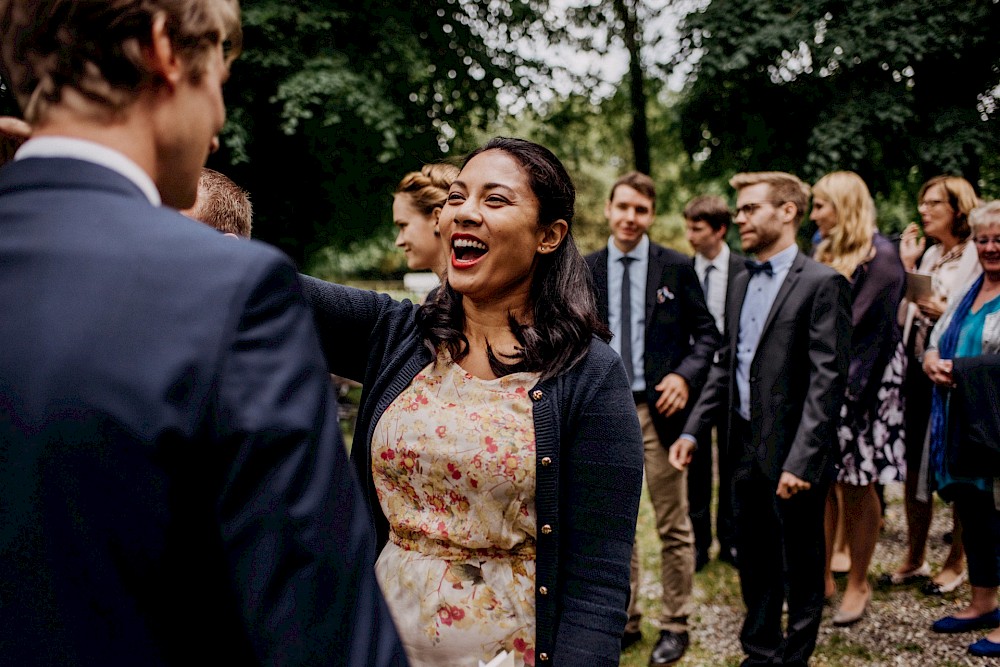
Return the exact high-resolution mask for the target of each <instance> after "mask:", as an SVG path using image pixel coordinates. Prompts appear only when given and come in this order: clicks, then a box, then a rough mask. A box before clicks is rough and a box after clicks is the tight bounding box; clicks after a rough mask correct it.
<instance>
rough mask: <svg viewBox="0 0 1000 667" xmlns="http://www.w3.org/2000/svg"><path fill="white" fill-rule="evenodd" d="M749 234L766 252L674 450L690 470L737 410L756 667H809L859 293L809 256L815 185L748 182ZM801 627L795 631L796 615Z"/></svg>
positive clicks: (747, 281) (738, 506) (740, 287)
mask: <svg viewBox="0 0 1000 667" xmlns="http://www.w3.org/2000/svg"><path fill="white" fill-rule="evenodd" d="M730 184H731V185H732V186H733V187H734V188H736V190H737V192H738V195H737V208H736V211H737V215H736V224H737V226H738V227H739V229H740V239H741V240H742V242H743V249H744V250H745V251H746V252H748V253H756V255H757V259H758V260H761V261H760V262H751V261H749V260H748V263H747V273H746V274H744V275H742V276H740V277H738V278H737V280H736V284H735V285H734V289H733V290H732V291H731V293H730V295H729V300H728V303H727V304H726V331H727V335H728V341H726V345H725V346H724V347H723V350H722V355H721V357H720V360H719V362H718V363H717V364H716V365H715V366H714V367H713V368H712V371H711V373H710V374H709V379H708V382H707V383H706V386H705V389H704V391H703V392H702V394H701V397H700V399H699V400H698V403H697V405H696V406H695V407H694V410H693V411H692V413H691V415H690V416H689V418H688V422H687V425H686V427H685V429H684V430H685V434H684V435H682V436H681V437H680V438H679V439H678V440H677V441H676V442H675V443H674V444H673V445H672V446H671V449H670V460H671V463H673V464H674V465H675V466H677V467H678V468H679V469H683V468H684V467H685V466H686V465H687V464H688V463H689V462H690V460H691V453H692V450H693V449H694V447H695V442H694V438H693V436H690V435H688V434H692V433H702V432H704V430H705V428H706V427H707V425H708V424H709V423H711V419H712V415H713V414H714V413H715V412H716V411H717V410H718V409H719V407H720V406H725V407H726V408H727V409H728V411H729V420H730V421H729V456H730V457H732V460H733V461H734V464H733V475H732V494H733V513H734V520H735V525H736V548H737V565H738V568H739V572H740V584H741V588H742V591H743V600H744V602H745V603H746V606H747V616H746V619H745V620H744V622H743V629H742V631H741V634H740V639H741V641H742V644H743V650H744V652H745V653H746V654H747V658H746V660H744V661H743V665H744V666H745V667H748V666H750V665H795V666H797V667H800V666H804V665H806V664H807V662H808V660H809V656H810V655H811V654H812V651H813V649H814V648H815V646H816V637H817V634H818V631H819V624H820V618H821V616H822V611H823V571H824V564H825V550H824V540H823V507H824V504H825V502H826V494H827V490H828V489H829V484H830V479H831V473H832V465H833V459H834V456H833V454H834V451H835V449H836V447H837V440H836V435H835V427H836V423H837V418H838V415H839V410H840V404H841V401H842V400H843V392H844V383H845V379H846V376H847V359H848V354H847V351H848V343H849V341H850V328H851V310H850V289H849V287H848V284H847V281H846V280H845V279H844V278H843V276H841V275H839V274H838V273H836V272H835V271H833V270H832V269H830V268H829V267H826V266H822V265H820V264H818V263H816V262H814V261H813V260H811V259H809V258H808V257H806V256H805V255H804V254H802V253H801V252H800V251H799V250H798V248H797V247H796V245H795V235H796V231H797V230H798V226H799V223H800V221H801V220H802V217H803V215H804V214H805V210H806V205H807V203H808V201H809V187H808V186H807V185H805V184H804V183H802V181H800V180H799V179H798V178H796V177H794V176H792V175H791V174H785V173H782V172H763V173H752V174H737V175H736V176H735V177H734V178H733V179H732V181H730ZM785 603H787V605H788V624H787V627H786V628H784V629H782V625H781V615H782V606H783V604H785Z"/></svg>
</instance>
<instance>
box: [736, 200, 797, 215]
mask: <svg viewBox="0 0 1000 667" xmlns="http://www.w3.org/2000/svg"><path fill="white" fill-rule="evenodd" d="M784 203H785V202H783V201H779V202H773V203H772V202H750V203H748V204H743V206H737V207H736V210H735V211H734V213H735V215H736V216H738V215H739V214H740V213H742V214H743V216H744V217H747V218H749V217H750V216H751V215H753V214H754V213H756V212H757V210H758V209H759V208H760V207H762V206H763V205H764V204H771V206H774V207H775V208H777V207H779V206H781V205H782V204H784ZM734 217H735V216H734Z"/></svg>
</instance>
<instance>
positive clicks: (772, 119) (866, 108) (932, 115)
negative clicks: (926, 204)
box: [679, 0, 1000, 199]
mask: <svg viewBox="0 0 1000 667" xmlns="http://www.w3.org/2000/svg"><path fill="white" fill-rule="evenodd" d="M998 29H1000V4H998V3H997V2H996V1H995V0H976V1H972V2H970V1H969V0H942V1H940V2H935V3H927V2H923V1H921V0H899V1H897V2H891V3H890V2H885V3H877V2H871V1H870V0H711V2H709V3H708V4H707V5H705V6H704V7H702V8H701V9H700V10H697V11H694V12H692V13H691V14H689V15H688V16H687V17H686V18H685V19H684V21H683V23H682V26H681V34H682V42H681V46H682V52H681V54H680V56H679V59H681V60H683V59H687V60H688V61H694V67H693V70H692V71H691V74H690V77H689V80H688V84H687V87H686V90H685V93H686V95H685V97H684V99H683V102H682V103H681V105H680V108H679V114H680V120H681V136H682V138H683V142H684V145H685V146H686V148H687V149H688V151H689V152H690V153H691V154H692V155H694V156H695V158H696V161H698V162H700V163H701V174H702V176H703V177H705V178H719V177H724V176H727V175H728V174H731V173H733V172H735V171H741V170H757V169H782V170H788V171H793V172H796V173H798V174H800V175H801V176H803V177H804V178H807V179H809V180H815V179H816V178H818V177H819V176H821V175H822V174H824V173H826V172H829V171H832V170H835V169H851V170H854V171H857V172H858V173H859V174H861V175H862V177H864V179H865V180H866V181H867V182H868V184H869V186H870V187H871V188H872V190H873V192H878V193H881V195H884V196H887V197H890V198H891V197H894V196H896V195H898V194H900V191H901V190H902V191H903V192H904V193H905V196H906V197H907V198H908V199H912V196H913V194H914V192H913V191H914V189H915V188H916V187H917V186H919V183H920V182H922V181H923V180H924V179H926V178H928V177H930V176H933V175H935V174H938V173H942V172H950V173H957V174H962V175H964V176H966V177H967V178H969V180H971V181H972V182H973V183H976V182H977V181H981V182H982V183H984V185H985V186H986V189H995V187H996V185H998V182H997V181H998V178H997V176H998V173H997V169H996V157H995V156H996V155H997V154H998V152H1000V132H998V129H1000V128H998V124H997V117H998V116H997V110H996V103H997V86H998V83H1000V50H998V49H997V48H996V39H997V35H998V34H1000V33H998Z"/></svg>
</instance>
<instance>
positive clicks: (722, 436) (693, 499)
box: [688, 419, 734, 561]
mask: <svg viewBox="0 0 1000 667" xmlns="http://www.w3.org/2000/svg"><path fill="white" fill-rule="evenodd" d="M715 421H716V423H717V424H718V427H717V431H716V433H717V436H716V444H717V446H716V447H715V448H714V449H715V450H716V460H717V461H718V468H719V487H718V488H719V503H718V508H717V509H716V515H715V535H716V537H718V538H719V547H720V548H721V550H722V552H723V553H725V552H726V551H727V550H728V549H729V548H730V547H732V546H734V544H733V540H734V537H733V501H732V494H731V493H730V487H731V484H730V482H731V480H732V464H731V463H730V461H729V457H727V456H726V450H727V448H726V421H725V420H724V419H717V420H715ZM696 437H697V440H698V449H696V450H695V452H694V456H693V457H692V459H691V463H690V465H688V511H689V514H690V516H691V525H692V527H693V528H694V548H695V554H696V555H697V558H698V559H699V560H702V561H704V560H707V557H708V551H709V548H711V546H712V449H713V446H712V429H711V428H708V429H706V430H705V431H704V432H703V433H699V434H697V436H696Z"/></svg>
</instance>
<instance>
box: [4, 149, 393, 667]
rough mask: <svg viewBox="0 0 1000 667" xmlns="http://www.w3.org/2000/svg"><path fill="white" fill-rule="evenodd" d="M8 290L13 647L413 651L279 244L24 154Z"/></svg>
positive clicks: (326, 656) (136, 660)
mask: <svg viewBox="0 0 1000 667" xmlns="http://www.w3.org/2000/svg"><path fill="white" fill-rule="evenodd" d="M0 311H2V312H3V313H4V316H3V317H2V318H0V341H2V345H0V572H2V573H3V575H2V576H0V655H2V656H3V660H2V661H3V662H9V663H10V664H33V665H45V664H51V665H75V664H82V665H165V664H192V663H194V664H198V663H203V664H239V665H244V664H279V663H280V664H285V665H292V664H295V665H298V664H310V665H318V664H331V665H351V666H352V667H353V666H354V665H400V664H405V657H404V656H403V655H402V651H401V649H400V647H399V643H398V639H397V637H396V635H395V630H394V628H393V627H392V623H391V620H390V618H389V616H388V612H387V610H386V608H385V604H384V602H383V601H382V598H381V595H380V593H379V591H378V587H377V585H376V583H375V580H374V574H373V572H372V569H371V563H372V561H373V560H374V538H373V527H372V525H371V520H370V518H369V515H368V512H367V511H366V509H365V506H364V501H363V500H362V498H361V496H360V493H359V491H358V488H357V484H356V482H355V480H354V477H353V473H352V471H351V467H350V465H349V463H348V462H347V458H346V453H345V451H344V447H343V443H342V441H341V437H340V434H339V426H338V422H337V418H336V408H335V403H334V400H333V397H332V394H331V388H330V381H329V376H328V375H327V373H326V367H325V364H324V362H323V358H322V354H321V352H320V348H319V342H318V340H317V335H316V332H315V327H314V324H313V320H312V318H311V314H310V312H309V310H308V308H307V306H306V304H305V302H304V301H303V299H302V296H301V291H300V285H299V281H298V277H297V275H296V272H295V270H294V268H293V267H292V265H291V263H290V262H289V261H288V260H287V259H286V258H285V257H284V256H283V255H281V254H280V253H279V252H277V251H275V250H273V249H271V248H269V247H267V246H265V245H263V244H258V243H255V242H253V243H252V242H237V241H233V240H231V239H226V238H224V237H223V236H222V235H220V234H218V233H217V232H215V231H214V230H212V229H210V228H209V227H207V226H205V225H202V224H200V223H197V222H194V221H191V220H188V219H187V218H184V217H183V216H181V215H180V214H178V213H177V212H176V211H173V210H171V209H168V208H156V207H153V206H151V205H150V204H149V202H148V200H146V198H145V197H144V196H143V195H142V193H141V192H140V191H139V189H138V188H137V187H136V186H135V185H134V184H133V183H131V182H130V181H129V180H127V179H125V178H124V177H122V176H121V175H120V174H117V173H116V172H113V171H111V170H108V169H105V168H104V167H100V166H97V165H95V164H91V163H89V162H84V161H79V160H72V159H61V158H28V159H24V160H20V161H16V162H13V163H11V164H9V165H7V166H6V167H5V168H4V169H3V170H2V171H0Z"/></svg>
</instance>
